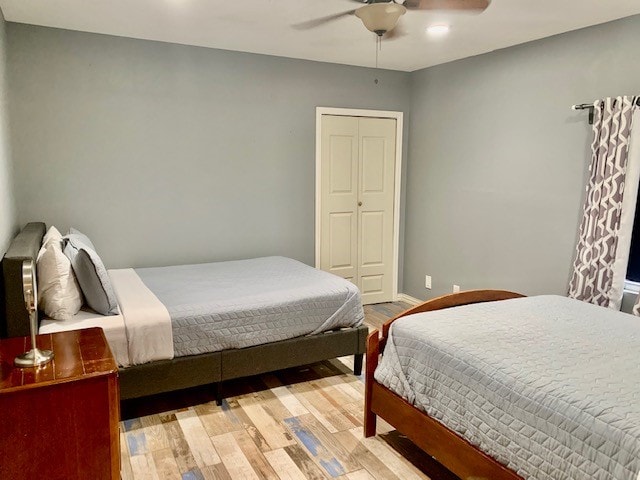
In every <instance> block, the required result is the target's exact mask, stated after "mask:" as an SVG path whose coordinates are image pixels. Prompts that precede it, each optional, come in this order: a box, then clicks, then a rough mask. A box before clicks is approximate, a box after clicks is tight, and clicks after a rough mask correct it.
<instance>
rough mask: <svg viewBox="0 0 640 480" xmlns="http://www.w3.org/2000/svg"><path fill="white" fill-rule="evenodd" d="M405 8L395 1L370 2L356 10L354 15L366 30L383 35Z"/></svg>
mask: <svg viewBox="0 0 640 480" xmlns="http://www.w3.org/2000/svg"><path fill="white" fill-rule="evenodd" d="M406 11H407V9H406V7H404V6H403V5H399V4H397V3H393V2H391V3H370V4H368V5H365V6H364V7H360V8H359V9H357V10H356V17H358V18H359V19H360V20H362V23H363V24H364V26H365V27H366V28H367V30H369V31H371V32H374V33H377V34H378V35H383V34H385V33H386V32H389V31H391V30H393V29H394V27H395V26H396V23H398V19H399V18H400V17H401V16H402V15H404V14H405V13H406Z"/></svg>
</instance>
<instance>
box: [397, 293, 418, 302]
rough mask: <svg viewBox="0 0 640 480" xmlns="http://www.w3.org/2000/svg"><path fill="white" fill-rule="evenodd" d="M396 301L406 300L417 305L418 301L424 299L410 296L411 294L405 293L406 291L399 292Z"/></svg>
mask: <svg viewBox="0 0 640 480" xmlns="http://www.w3.org/2000/svg"><path fill="white" fill-rule="evenodd" d="M398 301H399V302H406V303H410V304H411V305H418V304H419V303H423V302H424V300H420V299H418V298H416V297H412V296H411V295H407V294H406V293H399V294H398Z"/></svg>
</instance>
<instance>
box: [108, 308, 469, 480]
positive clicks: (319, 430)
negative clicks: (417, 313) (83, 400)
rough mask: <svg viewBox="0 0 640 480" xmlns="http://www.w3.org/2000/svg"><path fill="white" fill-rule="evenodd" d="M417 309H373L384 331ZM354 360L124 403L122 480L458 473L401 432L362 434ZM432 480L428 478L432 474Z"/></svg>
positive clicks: (360, 388)
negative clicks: (218, 392) (219, 394)
mask: <svg viewBox="0 0 640 480" xmlns="http://www.w3.org/2000/svg"><path fill="white" fill-rule="evenodd" d="M409 307H410V305H408V304H406V303H402V302H396V303H387V304H378V305H367V306H366V307H365V322H366V323H367V325H368V326H369V327H370V328H379V327H380V326H381V325H382V323H383V322H385V321H386V320H387V319H388V318H390V317H393V316H395V315H397V314H398V313H400V312H402V311H403V310H405V309H407V308H409ZM352 366H353V357H345V358H342V359H336V360H330V361H326V362H321V363H316V364H312V365H307V366H304V367H300V368H293V369H288V370H282V371H279V372H274V373H270V374H265V375H260V376H255V377H248V378H245V379H240V380H235V381H232V382H225V383H224V384H223V392H224V395H225V397H226V399H225V400H224V402H223V404H222V406H220V407H218V406H217V405H216V404H215V401H214V396H213V389H212V388H211V387H210V386H204V387H198V388H192V389H188V390H183V391H180V392H172V393H168V394H162V395H156V396H153V397H147V398H143V399H136V400H129V401H126V402H123V404H122V416H123V419H124V420H123V421H122V422H121V423H120V448H121V456H122V472H121V473H122V479H123V480H146V479H149V480H163V479H178V480H203V479H234V480H235V479H281V480H284V479H292V480H293V479H314V480H315V479H317V480H320V479H327V478H338V479H347V480H364V479H431V480H452V479H456V478H457V477H455V476H453V475H451V474H450V473H449V472H447V471H446V470H445V469H443V468H442V467H441V466H439V465H438V464H437V463H436V462H435V461H434V460H433V459H431V457H429V456H427V455H425V454H424V453H423V452H422V451H420V450H419V449H418V448H417V447H415V445H413V444H412V443H411V442H410V441H409V440H407V439H406V438H405V437H403V436H402V435H399V434H398V433H397V432H396V431H395V430H394V429H393V427H391V426H390V425H388V424H387V423H386V422H384V421H382V420H379V422H378V435H377V436H376V437H372V438H367V439H365V438H363V436H362V415H363V412H362V408H363V402H364V399H363V394H364V382H363V377H362V376H360V377H356V376H354V375H353V373H352V371H351V370H350V369H351V368H352ZM425 472H429V475H427V474H426V473H425Z"/></svg>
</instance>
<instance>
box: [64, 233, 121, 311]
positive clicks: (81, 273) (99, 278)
mask: <svg viewBox="0 0 640 480" xmlns="http://www.w3.org/2000/svg"><path fill="white" fill-rule="evenodd" d="M87 240H88V239H87ZM89 243H91V242H89ZM64 254H65V255H66V256H67V257H68V258H69V260H70V261H71V266H72V267H73V271H74V272H75V274H76V277H78V283H79V284H80V288H81V289H82V293H83V294H84V298H85V300H86V301H87V305H89V306H90V307H91V308H93V309H94V310H95V311H96V312H98V313H101V314H102V315H117V314H118V301H117V300H116V295H115V293H114V291H113V287H112V286H111V279H110V278H109V273H108V272H107V269H106V268H105V266H104V263H102V259H101V258H100V256H99V255H98V254H97V253H96V251H95V250H93V249H92V248H89V247H88V246H87V245H86V244H85V243H84V241H82V239H80V238H77V235H76V234H73V233H72V234H69V235H67V237H66V245H65V247H64Z"/></svg>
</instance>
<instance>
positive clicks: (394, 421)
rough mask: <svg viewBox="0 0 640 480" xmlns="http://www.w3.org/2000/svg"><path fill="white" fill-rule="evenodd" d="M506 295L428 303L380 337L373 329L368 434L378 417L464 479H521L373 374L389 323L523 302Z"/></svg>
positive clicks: (486, 293) (466, 295)
mask: <svg viewBox="0 0 640 480" xmlns="http://www.w3.org/2000/svg"><path fill="white" fill-rule="evenodd" d="M523 296H524V295H521V294H519V293H513V292H508V291H504V290H471V291H468V292H461V293H454V294H451V295H445V296H443V297H438V298H434V299H433V300H428V301H426V302H424V303H422V304H420V305H417V306H415V307H413V308H411V309H409V310H407V311H405V312H403V313H401V314H400V315H398V316H397V317H394V318H392V319H391V320H389V321H388V322H386V323H385V324H384V325H383V326H382V336H380V334H379V332H378V330H374V331H373V332H371V334H370V335H369V336H368V338H367V362H366V374H365V375H366V376H365V382H366V384H365V407H364V435H365V437H371V436H373V435H375V434H376V418H377V416H379V417H381V418H383V419H384V420H386V421H387V422H388V423H390V424H391V425H392V426H394V427H395V428H396V429H397V430H398V431H399V432H400V433H402V434H404V435H406V436H407V437H408V438H409V439H410V440H411V441H412V442H413V443H415V444H416V445H417V446H418V447H420V448H421V449H422V450H424V451H425V452H426V453H428V454H429V455H431V456H432V457H434V458H435V459H436V460H437V461H438V462H440V463H441V464H442V465H444V466H445V467H446V468H447V469H449V470H450V471H451V472H453V473H454V474H456V475H458V476H459V477H460V478H462V479H465V480H467V479H468V480H471V479H474V480H481V479H486V480H522V477H520V476H519V475H517V474H516V473H515V472H513V471H512V470H510V469H508V468H507V467H505V466H504V465H502V464H501V463H499V462H497V461H496V460H494V459H493V458H491V457H490V456H488V455H487V454H485V453H484V452H482V451H481V450H479V449H478V448H477V447H475V446H473V445H471V444H470V443H469V442H467V441H466V440H465V439H464V438H462V437H461V436H459V435H458V434H457V433H455V432H453V431H452V430H449V429H448V428H447V427H445V426H444V425H442V424H441V423H440V422H438V421H437V420H435V419H433V418H431V417H430V416H429V415H427V414H426V413H425V412H423V411H421V410H418V409H417V408H416V407H414V406H413V405H411V404H410V403H408V402H407V401H406V400H404V399H403V398H401V397H400V396H399V395H397V394H395V393H394V392H392V391H391V390H389V389H388V388H387V387H385V386H384V385H382V384H380V383H378V382H377V381H376V380H375V379H374V377H373V374H374V372H375V369H376V367H377V366H378V361H379V358H380V355H381V354H383V352H384V347H385V345H386V343H387V339H388V338H389V328H390V327H391V324H392V323H393V322H394V321H396V320H397V319H399V318H402V317H405V316H407V315H411V314H413V313H420V312H429V311H432V310H441V309H445V308H451V307H456V306H460V305H469V304H472V303H482V302H494V301H498V300H507V299H510V298H519V297H523Z"/></svg>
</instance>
